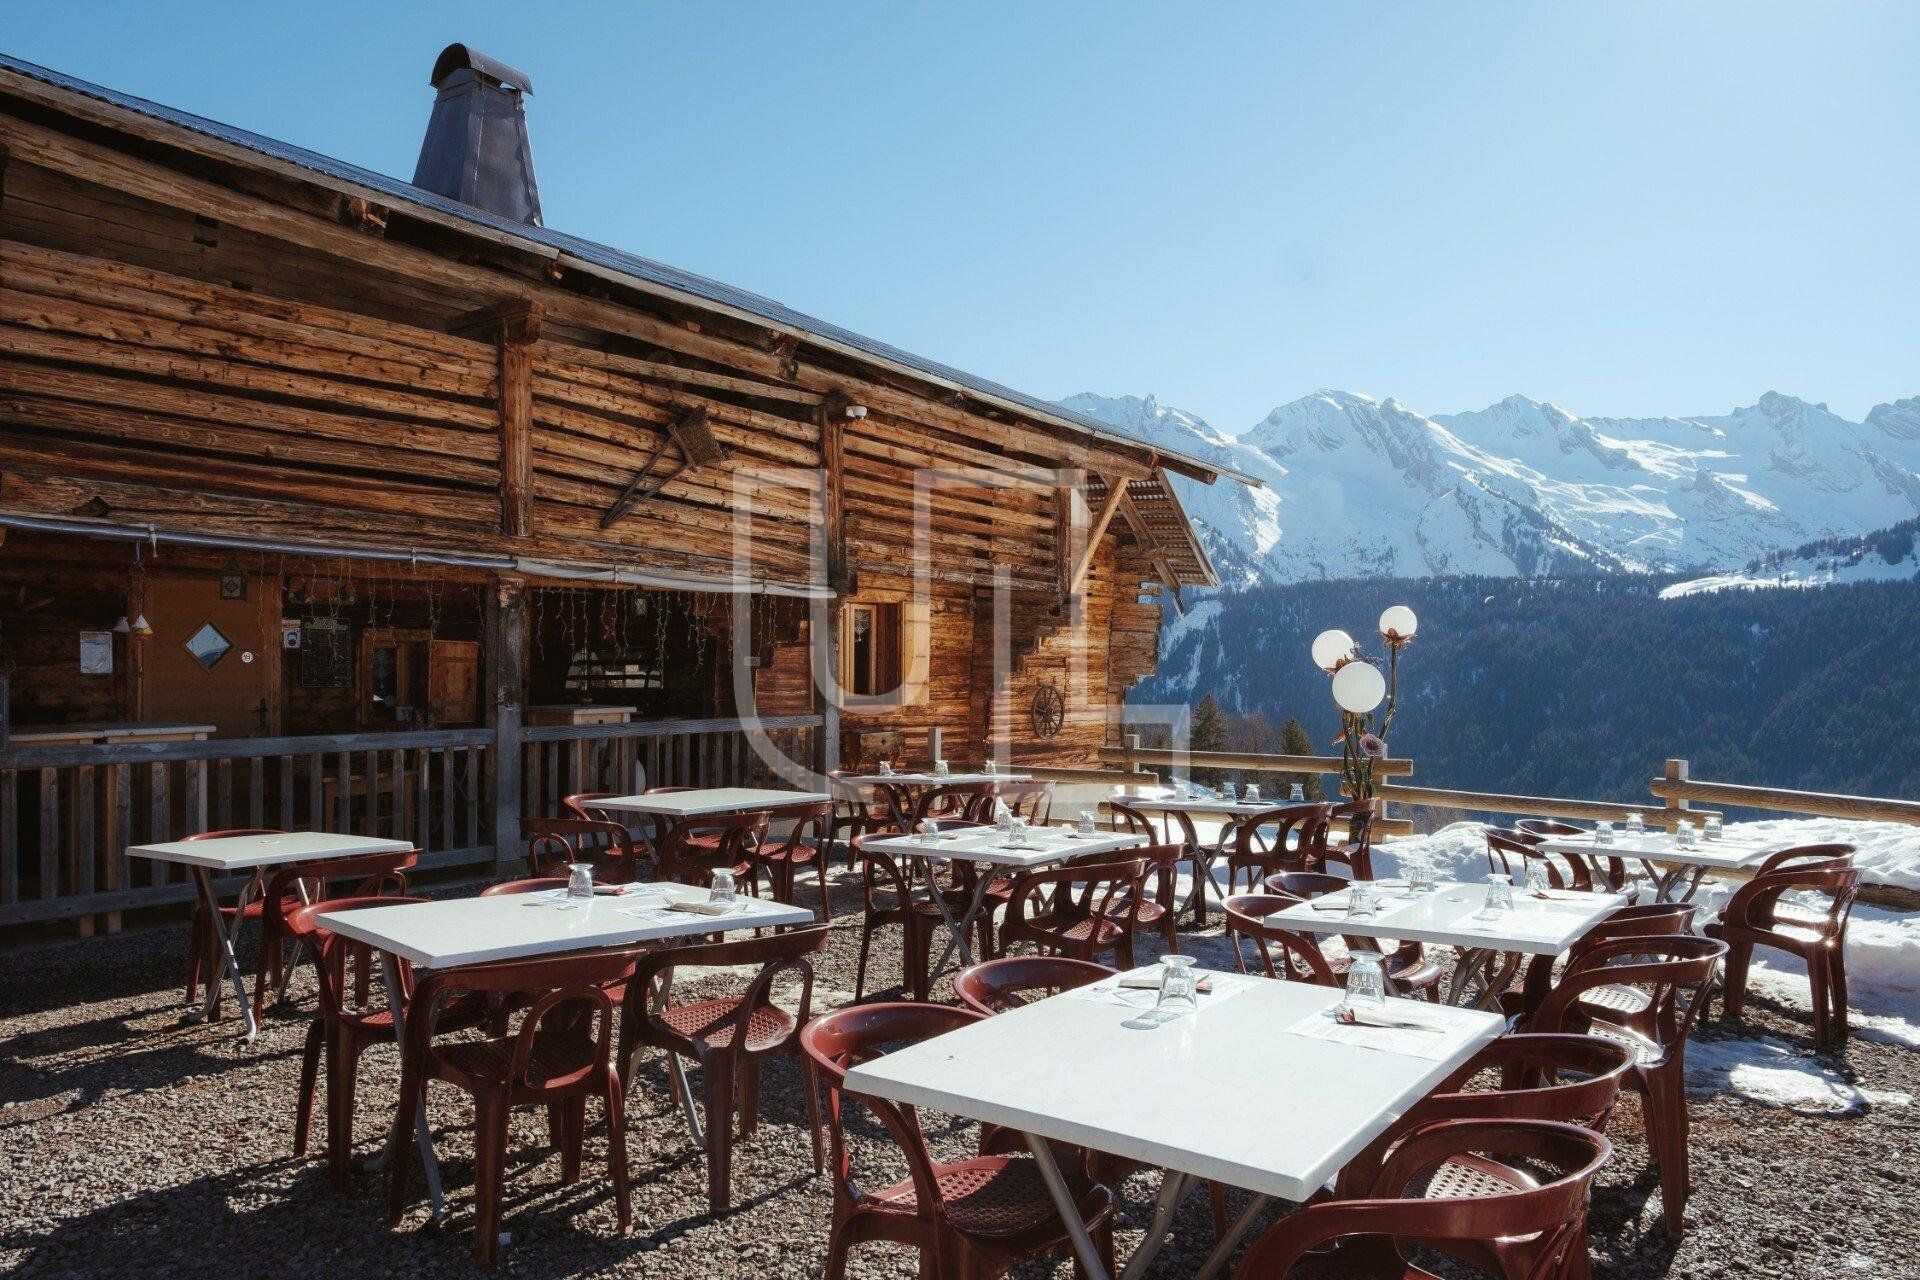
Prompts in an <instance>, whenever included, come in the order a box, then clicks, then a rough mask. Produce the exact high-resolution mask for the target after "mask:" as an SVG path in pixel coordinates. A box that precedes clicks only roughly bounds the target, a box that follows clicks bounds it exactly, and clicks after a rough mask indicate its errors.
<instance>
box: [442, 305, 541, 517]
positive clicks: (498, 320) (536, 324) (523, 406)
mask: <svg viewBox="0 0 1920 1280" xmlns="http://www.w3.org/2000/svg"><path fill="white" fill-rule="evenodd" d="M541 315H542V308H541V306H540V304H539V303H537V302H534V301H532V300H531V299H528V298H510V299H508V300H507V301H505V302H500V303H496V304H494V305H493V306H490V307H482V308H481V309H480V310H478V311H469V312H467V313H466V314H464V315H459V316H455V317H454V318H453V319H452V320H451V321H450V322H448V324H447V329H448V331H449V332H452V333H457V334H462V335H464V336H466V337H488V336H490V337H492V338H493V340H494V341H495V342H496V343H497V344H498V345H499V348H500V532H502V533H504V534H506V535H507V536H508V537H510V538H524V537H526V536H527V535H528V534H530V533H532V532H533V344H534V343H535V342H537V341H539V339H540V317H541Z"/></svg>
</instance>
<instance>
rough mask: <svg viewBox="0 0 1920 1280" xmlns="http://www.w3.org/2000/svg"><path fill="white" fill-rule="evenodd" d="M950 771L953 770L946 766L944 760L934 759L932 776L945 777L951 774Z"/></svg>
mask: <svg viewBox="0 0 1920 1280" xmlns="http://www.w3.org/2000/svg"><path fill="white" fill-rule="evenodd" d="M952 773H953V770H952V769H950V768H949V767H948V766H947V762H946V761H945V760H935V761H934V762H933V776H934V777H936V778H945V777H949V776H951V775H952Z"/></svg>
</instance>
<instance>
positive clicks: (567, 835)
mask: <svg viewBox="0 0 1920 1280" xmlns="http://www.w3.org/2000/svg"><path fill="white" fill-rule="evenodd" d="M520 838H521V839H522V840H525V841H526V842H527V872H528V874H530V875H535V876H555V875H560V876H563V875H565V874H567V867H568V866H569V865H571V864H572V863H575V862H586V863H590V864H592V866H593V878H594V879H595V880H597V881H599V882H600V883H601V884H628V883H630V882H632V881H633V880H634V879H636V878H637V877H638V876H639V873H640V858H639V854H638V852H637V851H636V850H635V849H634V847H633V837H632V836H631V835H630V834H629V833H628V831H627V829H626V827H624V826H622V825H621V824H620V823H618V822H599V821H596V820H594V819H592V818H522V819H520Z"/></svg>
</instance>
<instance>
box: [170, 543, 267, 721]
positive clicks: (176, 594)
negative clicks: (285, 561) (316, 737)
mask: <svg viewBox="0 0 1920 1280" xmlns="http://www.w3.org/2000/svg"><path fill="white" fill-rule="evenodd" d="M242 581H243V582H244V584H245V591H244V598H240V599H229V598H222V593H221V579H220V578H219V577H217V576H197V575H186V574H180V575H173V574H157V573H156V574H150V575H148V578H147V582H146V588H147V589H146V602H145V604H144V606H142V608H143V609H144V612H145V613H146V617H147V621H148V623H149V624H150V625H151V626H152V627H153V634H152V635H151V636H149V637H148V638H147V639H146V640H145V641H144V642H142V647H143V650H144V652H143V653H142V654H141V666H140V716H141V718H142V719H144V720H150V721H164V722H171V723H178V724H210V725H213V726H214V734H215V736H217V737H222V738H238V737H251V736H258V735H261V734H267V733H272V732H274V731H275V730H276V728H277V727H278V724H279V705H278V704H279V699H278V697H277V696H276V694H277V689H276V686H277V679H278V674H279V669H280V662H279V658H280V636H279V631H278V627H277V626H275V625H273V624H275V623H276V622H277V620H278V618H279V596H280V588H279V584H278V583H277V582H273V581H268V580H264V579H262V578H260V577H259V576H257V575H249V576H247V577H246V578H244V579H242ZM269 615H271V617H269Z"/></svg>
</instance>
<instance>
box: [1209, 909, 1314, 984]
mask: <svg viewBox="0 0 1920 1280" xmlns="http://www.w3.org/2000/svg"><path fill="white" fill-rule="evenodd" d="M1304 901H1306V899H1304V898H1297V897H1295V896H1293V895H1292V894H1287V893H1236V894H1234V895H1233V896H1232V897H1231V898H1228V899H1227V900H1226V902H1225V903H1223V904H1222V905H1223V906H1224V907H1225V908H1226V912H1227V932H1228V934H1230V935H1232V936H1234V937H1236V938H1252V939H1253V942H1254V947H1255V949H1256V950H1258V951H1259V953H1260V966H1261V968H1262V969H1263V970H1264V971H1265V972H1266V975H1267V976H1268V977H1269V978H1283V979H1287V980H1290V981H1293V982H1310V983H1312V984H1314V985H1315V986H1320V987H1337V986H1339V985H1340V979H1339V977H1338V976H1337V975H1336V974H1335V973H1334V971H1333V966H1332V965H1330V964H1328V963H1327V957H1326V955H1325V954H1324V953H1323V952H1322V951H1321V950H1320V944H1319V943H1318V942H1316V941H1314V940H1313V939H1312V938H1311V937H1309V936H1307V935H1306V934H1304V933H1299V932H1296V931H1295V930H1292V929H1286V928H1282V927H1281V926H1279V925H1276V924H1271V923H1269V922H1268V920H1267V917H1268V916H1271V915H1273V914H1274V913H1275V912H1279V911H1285V910H1286V909H1287V908H1288V907H1292V906H1297V905H1299V904H1300V903H1302V902H1304ZM1275 951H1278V952H1279V963H1278V964H1276V963H1275V957H1274V952H1275Z"/></svg>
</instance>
